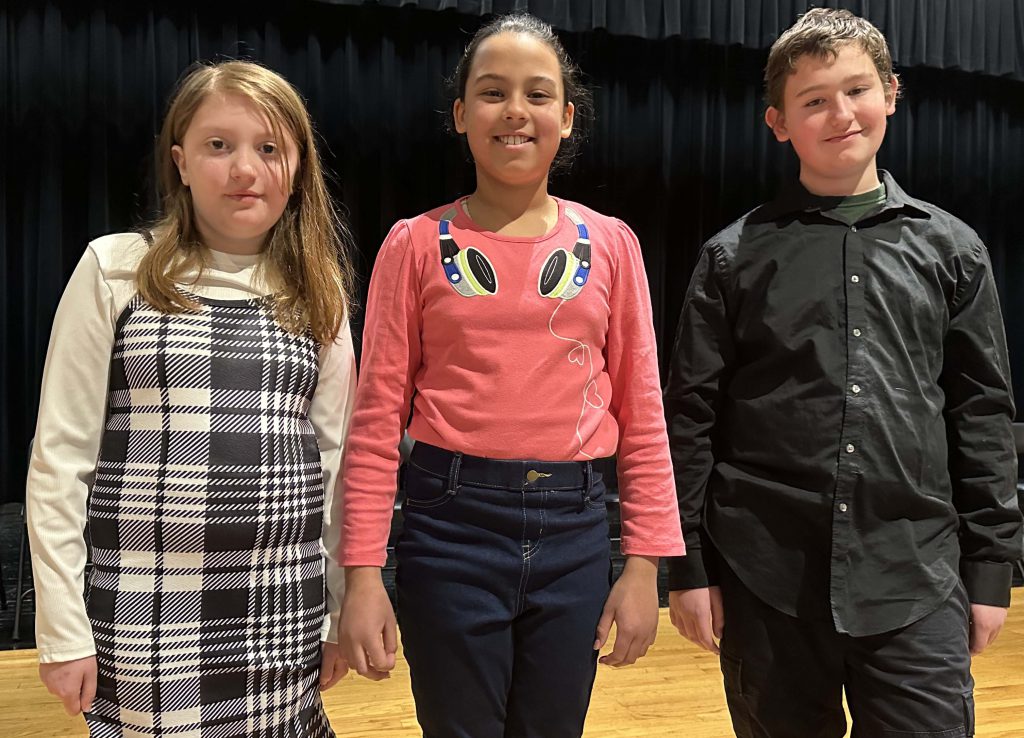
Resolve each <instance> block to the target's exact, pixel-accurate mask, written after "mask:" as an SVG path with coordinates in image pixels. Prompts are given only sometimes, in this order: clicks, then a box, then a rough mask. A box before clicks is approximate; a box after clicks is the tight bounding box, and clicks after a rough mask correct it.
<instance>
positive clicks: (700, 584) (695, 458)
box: [665, 244, 735, 653]
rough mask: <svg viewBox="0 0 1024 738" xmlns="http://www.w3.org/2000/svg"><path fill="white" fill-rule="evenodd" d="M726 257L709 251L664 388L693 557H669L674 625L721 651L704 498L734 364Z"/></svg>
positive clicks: (693, 285)
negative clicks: (724, 387) (720, 406)
mask: <svg viewBox="0 0 1024 738" xmlns="http://www.w3.org/2000/svg"><path fill="white" fill-rule="evenodd" d="M718 259H719V252H718V249H717V247H716V246H715V245H714V244H709V245H706V246H705V247H704V249H703V250H702V251H701V253H700V257H699V259H698V261H697V266H696V268H695V269H694V272H693V276H692V277H691V279H690V286H689V288H688V289H687V293H686V298H685V299H684V301H683V309H682V312H681V313H680V316H679V325H678V328H677V332H676V340H675V347H674V349H673V354H672V361H671V365H670V369H669V378H668V386H667V387H666V389H665V416H666V418H667V420H668V432H669V447H670V449H671V453H672V465H673V468H674V470H675V481H676V491H677V494H678V499H679V516H680V520H681V523H682V529H683V537H684V539H685V541H686V556H683V557H677V558H672V559H670V560H669V590H671V591H670V594H669V605H670V617H671V619H672V624H673V625H675V626H676V629H677V630H678V631H679V633H680V634H681V635H682V636H684V637H685V638H687V639H689V640H690V641H693V642H694V643H696V644H697V645H699V646H701V647H703V648H705V649H707V650H709V651H711V652H712V653H718V646H717V645H716V644H715V641H714V638H715V637H717V638H721V636H722V627H723V625H724V613H723V610H722V598H721V593H720V592H719V590H718V587H717V586H715V585H716V584H717V582H718V576H717V571H716V568H715V559H716V554H715V551H714V547H713V545H712V543H711V540H710V538H709V537H708V536H707V534H706V532H705V530H704V501H705V495H706V493H707V483H708V478H709V477H710V475H711V469H712V467H713V465H714V457H713V454H712V444H711V431H712V429H713V428H714V425H715V420H716V405H717V402H718V396H719V392H720V390H721V384H722V381H723V378H724V377H725V376H726V374H727V372H728V371H729V367H730V365H731V364H732V363H733V361H734V356H735V352H734V348H733V340H732V328H731V325H730V321H729V319H728V316H727V307H726V300H725V290H724V289H723V284H722V279H721V275H720V271H721V263H720V262H719V260H718Z"/></svg>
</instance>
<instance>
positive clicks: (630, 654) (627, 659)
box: [618, 638, 644, 666]
mask: <svg viewBox="0 0 1024 738" xmlns="http://www.w3.org/2000/svg"><path fill="white" fill-rule="evenodd" d="M643 645H644V642H643V641H642V640H641V639H639V638H633V639H632V640H630V642H629V647H628V648H627V649H626V652H625V653H624V654H623V655H622V660H621V661H619V664H618V665H619V666H629V665H631V664H635V663H636V660H637V659H638V658H640V650H641V649H642V648H643Z"/></svg>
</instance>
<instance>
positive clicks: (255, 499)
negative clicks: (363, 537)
mask: <svg viewBox="0 0 1024 738" xmlns="http://www.w3.org/2000/svg"><path fill="white" fill-rule="evenodd" d="M200 303H201V305H200V307H199V309H197V310H195V311H193V312H188V313H183V314H177V315H165V314H163V313H160V312H158V311H156V310H154V309H153V308H152V307H150V306H149V305H148V304H147V303H145V302H144V301H143V300H142V299H141V298H140V297H136V298H135V299H134V300H133V301H132V302H131V303H130V304H129V306H128V307H127V308H126V309H125V311H124V313H123V314H122V316H121V317H120V319H119V321H118V325H117V330H116V335H115V342H114V349H113V354H112V357H111V365H110V385H109V400H108V413H107V421H106V428H105V431H104V435H103V442H102V446H101V450H100V455H99V460H98V463H97V467H96V479H95V482H94V484H93V487H92V492H91V495H90V498H89V514H88V518H89V536H90V543H91V548H92V556H93V564H94V567H93V571H92V574H91V576H90V580H89V589H88V595H87V604H88V612H89V618H90V620H91V621H92V626H93V632H94V635H95V638H96V649H97V659H98V664H99V679H98V685H97V697H96V700H95V703H94V706H93V711H92V712H91V713H90V714H89V715H87V718H86V719H87V721H88V724H89V728H90V731H91V735H92V736H95V737H97V738H108V737H110V738H113V737H115V736H116V737H117V738H135V737H136V736H138V737H139V738H142V737H144V736H145V737H147V738H148V737H149V736H175V738H230V737H233V736H246V738H250V737H251V736H261V737H265V738H277V737H281V738H285V737H287V738H293V737H294V738H306V737H307V736H308V737H316V738H320V737H331V736H333V735H334V734H333V732H332V731H331V728H330V726H329V725H328V722H327V719H326V716H325V715H324V713H323V709H322V707H321V703H320V696H319V692H318V689H317V685H318V675H319V664H320V626H321V623H322V621H323V617H324V561H323V557H322V555H321V548H320V545H321V544H320V534H321V520H322V515H323V502H324V488H323V472H322V469H321V466H320V453H319V450H318V448H317V442H316V437H315V435H314V432H313V427H312V424H311V423H310V421H309V418H308V417H307V412H308V409H309V405H310V401H311V399H312V396H313V390H314V389H315V387H316V383H317V375H318V367H319V360H318V358H319V346H318V345H317V343H316V342H315V341H314V340H313V339H312V338H311V337H309V336H294V335H291V334H289V333H288V332H287V331H285V330H284V329H283V328H281V327H280V326H279V325H278V324H277V323H276V322H275V321H274V319H273V312H272V310H271V309H270V305H269V303H268V302H267V301H266V300H262V299H257V300H248V301H216V300H200Z"/></svg>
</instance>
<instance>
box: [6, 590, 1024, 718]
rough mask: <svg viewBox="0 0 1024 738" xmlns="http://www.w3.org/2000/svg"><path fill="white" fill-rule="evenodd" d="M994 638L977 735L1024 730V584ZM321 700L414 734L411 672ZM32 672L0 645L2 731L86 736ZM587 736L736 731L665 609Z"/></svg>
mask: <svg viewBox="0 0 1024 738" xmlns="http://www.w3.org/2000/svg"><path fill="white" fill-rule="evenodd" d="M1013 603H1014V607H1013V608H1012V609H1011V610H1010V617H1009V619H1008V621H1007V625H1006V627H1005V628H1004V630H1003V632H1002V634H1001V635H1000V637H999V640H998V641H997V642H996V644H995V646H993V647H992V648H991V649H989V651H988V652H986V653H985V654H983V655H982V656H981V657H979V658H978V659H976V660H975V662H974V676H975V679H976V681H977V687H976V689H975V701H976V703H977V731H978V732H977V738H1024V589H1019V588H1018V589H1015V590H1014V592H1013ZM324 702H325V704H326V707H327V712H328V714H329V715H330V718H331V723H332V725H333V726H334V728H335V730H336V731H337V733H338V735H339V738H415V737H416V736H418V735H419V732H418V731H417V726H416V720H415V717H414V715H413V709H412V698H411V697H410V695H409V672H408V669H407V668H405V666H404V663H403V662H401V661H400V662H399V666H398V667H396V670H395V673H394V675H393V676H392V678H391V679H389V680H387V681H386V682H383V683H379V684H375V683H372V682H368V681H366V680H364V679H360V678H357V677H355V676H353V675H351V674H350V675H349V676H347V677H346V678H345V679H344V680H342V682H341V683H339V684H338V685H337V686H335V687H334V688H333V689H332V690H331V691H329V692H328V693H327V694H326V695H325V697H324ZM86 735H87V731H86V730H85V725H84V723H83V721H82V719H81V718H80V717H78V718H70V717H68V716H67V715H65V714H64V710H63V709H62V708H61V707H60V704H59V703H58V702H57V701H56V700H55V699H54V698H52V697H50V696H49V695H48V694H47V693H46V691H45V690H44V689H43V687H42V685H41V684H40V682H39V680H38V678H37V674H36V661H35V651H8V652H2V653H0V737H2V738H43V737H44V736H45V737H46V738H51V737H56V736H61V737H63V736H86ZM584 735H585V738H612V737H613V736H614V737H616V738H619V737H640V736H643V737H644V738H728V736H731V735H732V732H731V730H730V727H729V716H728V713H727V712H726V709H725V698H724V696H723V694H722V686H721V674H720V672H719V669H718V660H717V658H716V657H714V656H712V655H711V654H708V653H706V652H703V651H701V650H699V649H698V648H697V647H695V646H693V645H691V644H690V643H689V642H687V641H685V640H684V639H683V638H681V637H680V636H678V635H677V634H676V633H675V629H674V628H672V626H671V624H670V623H669V620H668V611H667V610H662V613H661V626H660V630H659V634H658V641H657V643H656V644H655V645H654V647H653V648H652V649H651V651H650V652H649V653H648V655H647V657H646V658H644V659H642V660H641V661H640V662H639V664H637V665H636V666H631V667H627V668H624V669H619V670H614V669H611V668H608V667H600V668H599V670H598V676H597V683H596V685H595V687H594V699H593V703H592V705H591V710H590V716H589V718H588V720H587V730H586V733H585V734H584Z"/></svg>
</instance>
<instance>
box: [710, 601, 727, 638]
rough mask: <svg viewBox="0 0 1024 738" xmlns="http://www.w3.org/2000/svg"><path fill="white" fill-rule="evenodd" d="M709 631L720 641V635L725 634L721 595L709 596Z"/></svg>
mask: <svg viewBox="0 0 1024 738" xmlns="http://www.w3.org/2000/svg"><path fill="white" fill-rule="evenodd" d="M711 630H712V631H713V632H714V634H715V638H717V639H718V640H722V633H724V632H725V608H724V607H723V606H722V597H721V595H719V596H717V597H716V596H715V595H712V596H711Z"/></svg>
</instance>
